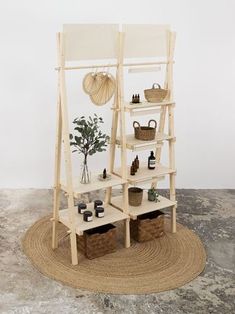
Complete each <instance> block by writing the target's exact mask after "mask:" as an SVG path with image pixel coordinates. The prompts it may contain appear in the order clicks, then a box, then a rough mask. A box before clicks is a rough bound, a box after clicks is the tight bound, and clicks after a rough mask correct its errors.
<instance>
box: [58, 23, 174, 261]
mask: <svg viewBox="0 0 235 314" xmlns="http://www.w3.org/2000/svg"><path fill="white" fill-rule="evenodd" d="M140 28H141V32H140V31H139V30H140ZM124 34H125V36H124ZM126 35H127V36H126ZM137 37H138V39H139V40H138V41H136V38H137ZM103 38H108V39H109V40H105V41H104V42H103V43H102V44H101V43H100V40H101V39H103ZM139 42H141V43H142V46H141V49H138V43H139ZM174 45H175V33H174V32H172V31H171V30H170V28H169V26H167V25H160V26H159V25H123V27H122V31H119V25H116V24H103V25H102V24H96V25H95V24H93V25H92V24H87V25H84V24H69V25H65V26H64V29H63V32H61V33H58V34H57V52H58V66H57V67H56V70H57V71H58V95H57V129H56V149H55V177H54V203H53V218H52V248H53V249H56V248H57V247H58V245H59V243H58V231H57V227H58V223H59V222H61V223H63V224H64V225H65V226H66V227H67V228H68V233H69V236H70V245H71V260H72V264H73V265H77V264H78V255H77V242H76V241H77V240H76V235H77V234H79V235H81V234H82V233H83V232H84V231H85V230H88V229H92V228H95V227H97V226H102V225H104V224H108V223H113V222H116V221H120V220H123V221H124V227H125V247H126V248H128V247H129V246H130V225H129V223H130V219H137V217H138V215H141V214H143V213H147V212H151V211H154V210H159V209H163V208H166V207H170V208H171V211H172V214H171V225H172V232H173V233H174V232H176V206H177V203H176V199H175V174H176V171H175V161H174V143H175V135H174V106H175V102H174V101H173V64H174V60H173V55H174ZM153 57H154V58H155V57H156V58H158V57H159V58H160V59H161V60H159V61H158V60H156V61H151V62H149V61H143V62H129V61H128V62H124V61H125V59H128V60H131V59H132V58H133V59H135V60H136V59H139V58H140V59H142V58H144V59H146V58H153ZM162 58H164V60H163V61H162ZM105 59H106V62H105V64H88V63H87V60H102V62H103V60H105ZM110 59H115V60H116V61H115V62H114V63H110ZM82 60H86V62H85V64H80V65H77V66H76V65H74V66H73V65H68V64H67V62H69V63H70V62H74V61H82ZM156 65H159V66H164V67H165V83H164V88H165V89H168V96H167V99H166V100H165V101H163V102H161V103H149V102H147V101H143V102H142V103H141V104H130V103H129V102H125V101H124V99H125V97H124V80H123V73H124V71H123V68H124V67H140V68H141V67H142V66H144V67H146V66H147V67H149V66H156ZM105 67H107V68H114V69H115V70H116V90H115V95H114V104H113V106H112V107H111V109H112V129H111V137H110V151H109V155H110V156H109V166H108V167H107V168H108V172H109V173H110V174H111V175H112V179H111V180H110V181H105V182H103V181H99V180H98V178H97V174H93V175H92V181H91V182H90V183H89V184H80V183H79V180H78V178H74V177H73V171H72V159H71V149H70V139H69V133H70V132H69V118H68V108H67V93H66V79H65V73H66V71H73V70H80V69H87V70H89V71H92V70H93V71H94V70H96V69H97V70H99V69H104V68H105ZM102 71H103V70H102ZM146 88H147V87H146ZM82 110H83V109H82V108H81V112H82ZM97 110H98V108H97ZM127 114H129V115H130V116H142V115H146V114H151V115H152V118H154V115H155V114H159V119H158V122H159V123H158V129H157V135H156V138H155V139H154V140H153V141H149V142H145V141H139V140H136V139H135V138H134V136H133V135H131V134H126V115H127ZM167 117H168V119H167V120H168V130H167V131H165V124H166V123H165V120H166V118H167ZM118 130H119V134H118ZM165 142H168V147H169V167H165V166H163V165H161V163H160V159H161V151H162V148H163V146H164V143H165ZM117 147H119V148H120V154H121V168H120V169H117V170H115V155H116V148H117ZM62 148H63V151H64V164H65V173H66V178H65V180H62V179H61V160H62ZM146 149H153V150H155V155H156V161H157V167H156V169H155V170H154V171H152V170H148V169H147V166H146V165H144V164H143V163H142V161H140V164H141V168H140V169H139V171H138V173H137V174H136V175H135V176H133V177H132V176H130V175H129V167H128V165H127V150H132V151H139V150H146ZM165 175H169V177H170V199H169V200H168V199H166V198H164V197H162V196H161V197H160V202H158V203H153V202H149V201H148V200H147V196H146V195H147V194H146V193H144V199H143V202H142V205H141V206H139V207H138V208H136V207H135V208H134V207H132V206H129V205H128V185H129V184H133V185H137V184H139V183H140V182H145V181H150V182H151V186H152V187H157V183H158V181H159V180H161V179H162V178H163V177H164V176H165ZM117 185H121V186H122V190H123V195H122V196H118V197H112V188H113V187H114V186H117ZM98 189H104V190H105V192H106V193H105V200H104V203H105V217H103V218H96V217H94V215H93V219H94V220H93V221H92V222H84V221H83V219H82V215H80V214H78V213H77V208H76V207H75V206H74V205H75V202H74V199H75V198H79V196H80V195H81V194H82V193H86V192H90V191H94V190H98ZM61 191H65V192H66V196H67V200H68V207H67V209H62V210H60V193H61ZM92 207H93V205H92V204H88V208H89V209H91V210H92V211H93V209H92Z"/></svg>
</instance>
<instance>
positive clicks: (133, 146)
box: [116, 132, 172, 151]
mask: <svg viewBox="0 0 235 314" xmlns="http://www.w3.org/2000/svg"><path fill="white" fill-rule="evenodd" d="M170 139H172V137H171V136H170V135H168V134H164V133H158V132H157V134H156V137H155V139H154V140H151V141H142V140H137V139H136V138H135V136H134V134H127V135H126V148H128V149H130V150H132V151H139V150H146V149H148V150H150V149H152V148H156V147H161V146H162V143H161V142H162V141H167V140H170ZM116 144H117V145H118V146H121V139H120V137H119V136H118V137H117V139H116Z"/></svg>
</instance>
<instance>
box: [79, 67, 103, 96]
mask: <svg viewBox="0 0 235 314" xmlns="http://www.w3.org/2000/svg"><path fill="white" fill-rule="evenodd" d="M102 79H103V74H102V73H100V72H98V73H97V72H89V73H87V74H86V75H85V77H84V79H83V90H84V92H85V93H86V94H88V95H93V94H95V93H97V92H98V91H99V89H100V87H101V85H102Z"/></svg>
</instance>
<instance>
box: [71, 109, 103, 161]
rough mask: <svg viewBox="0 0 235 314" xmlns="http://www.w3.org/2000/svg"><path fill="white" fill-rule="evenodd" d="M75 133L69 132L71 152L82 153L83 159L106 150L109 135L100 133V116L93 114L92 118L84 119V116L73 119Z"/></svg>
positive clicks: (101, 120) (101, 121)
mask: <svg viewBox="0 0 235 314" xmlns="http://www.w3.org/2000/svg"><path fill="white" fill-rule="evenodd" d="M73 123H74V124H75V127H74V131H75V134H70V145H71V146H73V148H74V149H73V150H72V152H73V153H74V152H78V153H79V154H83V155H84V156H85V159H86V158H87V156H88V155H93V154H95V153H97V152H103V151H106V147H107V145H108V140H109V136H108V135H106V134H104V133H102V131H101V130H100V125H101V124H102V123H104V121H103V119H102V118H101V117H98V116H97V115H96V114H94V117H93V118H92V117H91V116H89V118H88V119H87V120H86V119H85V117H84V116H82V117H80V118H76V119H74V121H73Z"/></svg>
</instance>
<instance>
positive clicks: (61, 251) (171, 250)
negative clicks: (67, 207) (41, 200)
mask: <svg viewBox="0 0 235 314" xmlns="http://www.w3.org/2000/svg"><path fill="white" fill-rule="evenodd" d="M50 218H51V215H50V216H46V217H43V218H42V219H40V220H38V221H37V222H36V223H35V224H34V225H33V226H31V227H30V228H29V230H28V231H27V232H26V234H25V236H24V239H23V250H24V252H25V254H26V255H27V256H28V258H29V259H30V260H31V262H32V263H33V265H34V266H35V267H36V268H37V269H38V270H39V271H40V272H41V273H42V274H44V275H45V276H48V277H50V278H52V279H55V280H58V281H60V282H62V283H64V284H66V285H69V286H72V287H74V288H81V289H86V290H90V291H94V292H104V293H115V294H146V293H154V292H160V291H166V290H170V289H175V288H177V287H181V286H183V285H185V284H186V283H188V282H189V281H191V280H193V279H194V278H196V277H197V276H198V275H199V274H200V273H201V272H202V271H203V269H204V267H205V263H206V253H205V250H204V247H203V244H202V242H201V241H200V239H199V237H198V236H197V235H196V234H195V233H194V232H193V231H191V230H189V229H188V228H186V227H184V226H182V225H180V224H177V232H176V233H174V234H173V233H171V232H170V221H169V220H168V219H166V222H165V233H164V235H163V236H162V237H160V238H158V239H156V240H153V241H148V242H145V243H137V242H135V241H132V243H131V247H130V248H128V249H126V248H123V243H124V234H123V224H121V223H120V224H119V223H117V227H118V234H119V236H118V250H117V251H116V252H114V253H111V254H107V255H105V256H102V257H98V258H95V259H93V260H89V259H87V258H85V257H84V255H83V254H81V253H80V252H78V260H79V264H78V265H76V266H73V265H71V251H70V240H69V237H68V236H67V228H66V227H65V226H64V225H62V224H59V225H58V236H59V247H58V248H57V249H56V250H52V248H51V235H52V222H51V221H50Z"/></svg>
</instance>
